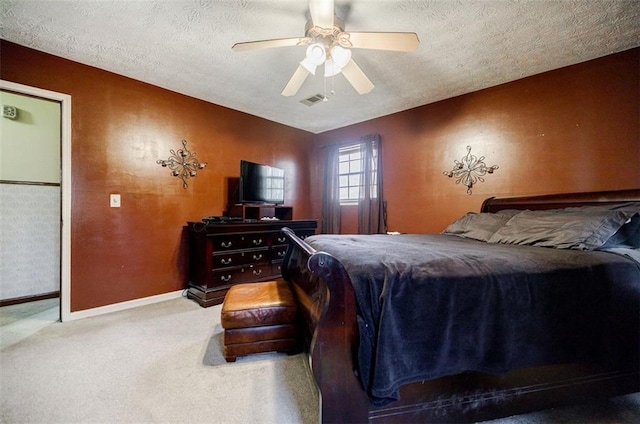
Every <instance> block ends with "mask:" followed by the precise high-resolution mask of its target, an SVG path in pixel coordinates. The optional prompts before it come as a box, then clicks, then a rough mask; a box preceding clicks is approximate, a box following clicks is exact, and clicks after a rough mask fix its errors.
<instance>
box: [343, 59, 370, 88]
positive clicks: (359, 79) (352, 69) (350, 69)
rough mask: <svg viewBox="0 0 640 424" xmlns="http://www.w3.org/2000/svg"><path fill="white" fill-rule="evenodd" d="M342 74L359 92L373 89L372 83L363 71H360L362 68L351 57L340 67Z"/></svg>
mask: <svg viewBox="0 0 640 424" xmlns="http://www.w3.org/2000/svg"><path fill="white" fill-rule="evenodd" d="M342 74H343V75H344V77H345V78H346V79H347V81H349V83H351V85H352V86H353V88H355V89H356V91H357V92H358V93H359V94H367V93H368V92H370V91H371V90H373V87H374V85H373V83H372V82H371V81H370V80H369V78H367V76H366V75H365V74H364V72H362V69H360V67H359V66H358V65H356V62H354V61H353V59H351V60H350V61H349V63H347V65H346V66H345V67H344V68H342Z"/></svg>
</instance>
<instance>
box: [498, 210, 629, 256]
mask: <svg viewBox="0 0 640 424" xmlns="http://www.w3.org/2000/svg"><path fill="white" fill-rule="evenodd" d="M630 217H631V214H630V213H628V212H624V211H621V210H580V211H568V210H548V211H529V210H526V211H523V212H521V213H519V214H517V215H515V216H514V217H513V218H511V219H510V220H509V222H507V223H506V224H505V225H504V226H503V227H502V228H500V229H499V230H497V231H496V232H495V233H494V234H493V236H491V238H490V239H489V242H490V243H505V244H523V245H531V246H542V247H555V248H559V249H580V250H593V249H597V248H599V247H602V246H603V245H604V244H605V242H606V241H607V240H609V238H610V237H611V236H613V235H614V234H615V233H616V232H617V231H618V230H619V229H620V227H622V226H623V225H624V224H625V223H626V222H627V221H628V220H629V218H630Z"/></svg>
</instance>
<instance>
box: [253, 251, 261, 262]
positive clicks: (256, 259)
mask: <svg viewBox="0 0 640 424" xmlns="http://www.w3.org/2000/svg"><path fill="white" fill-rule="evenodd" d="M260 259H262V253H261V254H259V255H253V260H254V261H259V260H260Z"/></svg>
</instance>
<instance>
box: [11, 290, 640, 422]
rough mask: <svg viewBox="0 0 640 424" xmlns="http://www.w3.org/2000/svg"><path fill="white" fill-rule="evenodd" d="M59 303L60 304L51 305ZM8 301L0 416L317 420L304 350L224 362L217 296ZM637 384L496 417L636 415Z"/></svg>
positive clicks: (614, 418) (639, 403)
mask: <svg viewBox="0 0 640 424" xmlns="http://www.w3.org/2000/svg"><path fill="white" fill-rule="evenodd" d="M51 306H56V307H55V308H53V309H52V308H51ZM56 314H57V305H55V303H49V309H48V308H47V307H43V306H42V304H34V305H23V306H19V305H15V306H10V307H3V308H0V323H2V326H1V327H0V346H1V350H0V422H1V423H185V424H188V423H230V424H231V423H278V424H280V423H296V424H297V423H302V424H305V423H316V422H317V420H318V408H317V403H318V398H317V395H316V393H315V390H314V386H313V384H312V380H311V377H310V375H309V371H308V368H307V365H306V360H305V358H304V356H303V355H295V356H287V355H285V354H278V353H269V354H261V355H253V356H247V357H240V358H238V361H237V362H236V363H226V362H225V361H224V358H223V356H222V351H221V344H222V338H221V337H222V327H221V326H220V306H216V307H212V308H201V307H200V306H198V305H197V304H196V303H194V302H192V301H190V300H187V299H176V300H171V301H167V302H163V303H159V304H155V305H151V306H145V307H140V308H136V309H131V310H128V311H122V312H116V313H112V314H108V315H103V316H99V317H94V318H87V319H83V320H78V321H73V322H69V323H64V324H63V323H59V322H53V320H54V319H55V316H56ZM638 422H640V394H634V395H629V396H623V397H619V398H615V399H611V400H605V401H603V402H598V403H591V404H588V405H580V406H577V407H573V408H563V409H556V410H550V411H542V412H537V413H532V414H525V415H520V416H516V417H510V418H505V419H501V420H495V421H491V422H490V423H491V424H543V423H549V424H551V423H567V424H569V423H570V424H573V423H580V424H601V423H608V424H631V423H638Z"/></svg>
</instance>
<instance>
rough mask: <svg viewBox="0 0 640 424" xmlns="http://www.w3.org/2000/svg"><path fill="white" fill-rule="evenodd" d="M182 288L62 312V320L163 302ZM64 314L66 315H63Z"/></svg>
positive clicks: (176, 294) (177, 294)
mask: <svg viewBox="0 0 640 424" xmlns="http://www.w3.org/2000/svg"><path fill="white" fill-rule="evenodd" d="M183 292H184V290H177V291H174V292H169V293H163V294H158V295H155V296H149V297H143V298H141V299H134V300H128V301H126V302H120V303H114V304H112V305H105V306H99V307H97V308H91V309H85V310H82V311H77V312H70V313H69V314H62V315H63V316H62V321H63V322H67V321H73V320H76V319H82V318H89V317H95V316H98V315H104V314H109V313H111V312H118V311H124V310H126V309H131V308H137V307H139V306H146V305H152V304H154V303H158V302H164V301H167V300H173V299H178V298H180V297H182V293H183ZM65 315H66V316H65Z"/></svg>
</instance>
